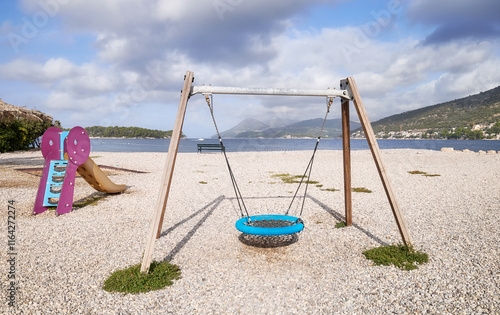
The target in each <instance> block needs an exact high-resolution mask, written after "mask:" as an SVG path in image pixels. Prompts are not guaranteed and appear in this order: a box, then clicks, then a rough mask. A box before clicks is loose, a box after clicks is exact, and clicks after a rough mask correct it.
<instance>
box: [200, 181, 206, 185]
mask: <svg viewBox="0 0 500 315" xmlns="http://www.w3.org/2000/svg"><path fill="white" fill-rule="evenodd" d="M198 183H200V184H203V185H206V184H208V183H207V182H205V181H199V182H198Z"/></svg>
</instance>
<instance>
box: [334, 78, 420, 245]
mask: <svg viewBox="0 0 500 315" xmlns="http://www.w3.org/2000/svg"><path fill="white" fill-rule="evenodd" d="M344 82H347V85H348V86H347V88H348V89H350V91H351V93H352V94H351V95H352V100H353V102H354V107H355V108H356V111H357V113H358V117H359V120H360V121H361V125H362V126H363V131H364V132H365V137H366V140H367V141H368V145H369V146H370V150H371V152H372V156H373V160H374V161H375V165H376V166H377V170H378V174H379V175H380V179H381V180H382V185H383V186H384V190H385V193H386V195H387V199H388V200H389V204H390V205H391V209H392V213H393V214H394V218H395V219H396V224H397V225H398V229H399V233H400V234H401V238H402V239H403V242H404V244H405V245H407V246H412V245H413V244H412V240H411V236H410V233H409V232H408V229H407V227H406V223H405V220H404V218H403V214H402V212H401V210H400V209H399V205H398V203H397V201H396V197H395V195H394V192H393V190H392V187H391V184H390V182H389V179H388V177H387V173H386V171H385V167H384V164H383V163H382V158H381V155H380V148H379V147H378V143H377V140H376V139H375V134H374V133H373V129H372V126H371V124H370V121H369V120H368V115H367V114H366V111H365V107H364V106H363V102H362V101H361V96H360V95H359V92H358V88H357V86H356V83H355V82H354V78H353V77H348V78H347V81H344Z"/></svg>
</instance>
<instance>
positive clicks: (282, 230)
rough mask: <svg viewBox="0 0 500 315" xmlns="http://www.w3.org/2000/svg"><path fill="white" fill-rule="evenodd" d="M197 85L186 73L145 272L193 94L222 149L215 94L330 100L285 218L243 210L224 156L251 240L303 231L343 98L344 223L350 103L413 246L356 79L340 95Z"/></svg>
mask: <svg viewBox="0 0 500 315" xmlns="http://www.w3.org/2000/svg"><path fill="white" fill-rule="evenodd" d="M192 82H194V74H193V72H190V71H187V72H186V75H185V76H184V86H183V89H182V92H181V100H180V104H179V109H178V111H177V116H176V120H175V125H174V129H173V132H172V138H171V140H170V146H169V149H168V157H167V163H166V166H165V169H164V174H163V180H162V184H161V186H160V192H159V196H158V200H157V207H156V211H155V213H154V215H153V220H152V223H151V227H150V230H149V234H148V238H147V240H146V249H145V251H144V256H143V260H142V265H141V272H145V273H147V272H148V271H149V267H150V265H151V259H152V256H153V251H154V241H155V239H157V238H159V237H160V233H161V228H162V224H163V217H164V214H165V208H166V205H167V200H168V194H169V191H170V185H171V182H172V175H173V171H174V166H175V160H176V157H177V150H178V147H179V140H180V136H181V132H182V125H183V123H184V116H185V113H186V108H187V103H188V100H189V98H190V97H191V96H193V95H195V94H202V95H204V96H205V100H206V102H207V105H208V107H209V109H210V113H211V115H212V120H213V123H214V126H215V130H216V131H217V136H218V138H219V142H220V145H221V147H222V148H224V144H223V141H222V137H221V135H220V133H219V129H218V127H217V123H216V120H215V116H214V110H213V94H240V95H289V96H323V97H326V99H327V109H326V113H325V117H324V119H323V125H322V126H321V130H320V132H319V135H318V138H317V141H316V145H315V147H314V150H313V153H312V156H311V159H310V160H309V163H308V165H307V168H306V170H305V172H304V175H303V176H302V177H301V179H300V181H299V183H298V187H297V189H296V191H295V194H294V196H293V198H292V201H291V202H290V205H289V207H288V209H287V211H286V212H285V214H283V215H280V214H266V215H253V216H252V215H250V214H249V212H248V210H247V207H246V205H245V202H244V199H243V196H242V194H241V192H240V189H239V187H238V184H237V182H236V179H235V176H234V174H233V171H232V169H231V165H230V163H229V160H228V158H227V155H226V152H225V150H223V151H222V152H223V154H224V158H225V161H226V165H227V168H228V171H229V175H230V178H231V181H232V185H233V189H234V192H235V195H236V200H237V203H238V207H239V210H240V214H241V218H240V219H239V220H238V221H237V222H236V224H235V226H236V228H237V229H238V230H239V231H240V232H242V233H244V234H250V235H259V236H264V237H267V236H279V235H289V234H295V233H298V232H300V231H302V230H303V228H304V222H303V221H302V219H301V218H300V216H301V215H302V211H303V209H304V203H305V199H306V196H307V189H308V184H309V181H308V180H304V179H306V178H310V174H311V171H312V167H313V162H314V157H315V154H316V151H317V149H318V144H319V142H320V139H321V136H322V132H323V129H324V127H325V123H326V120H327V117H328V113H329V112H330V108H331V105H332V103H333V99H334V98H336V97H340V98H341V111H342V114H341V116H342V148H343V160H344V161H343V162H344V194H345V195H344V198H345V221H346V222H345V223H346V225H347V226H350V225H352V202H351V158H350V135H349V133H350V127H349V119H350V118H349V101H353V103H354V107H355V108H356V111H357V114H358V117H359V120H360V122H361V125H362V127H363V131H364V133H365V137H366V139H367V141H368V145H369V147H370V150H371V153H372V156H373V159H374V161H375V165H376V167H377V170H378V173H379V176H380V179H381V181H382V184H383V187H384V190H385V192H386V195H387V199H388V201H389V204H390V206H391V210H392V213H393V215H394V218H395V221H396V224H397V226H398V229H399V232H400V234H401V238H402V240H403V243H404V244H405V245H407V246H411V245H412V240H411V237H410V234H409V232H408V229H407V228H406V224H405V221H404V218H403V215H402V213H401V210H400V208H399V206H398V204H397V201H396V198H395V196H394V192H393V190H392V187H391V185H390V183H389V180H388V177H387V173H386V171H385V167H384V165H383V163H382V159H381V155H380V149H379V147H378V144H377V141H376V139H375V135H374V133H373V129H372V127H371V124H370V122H369V120H368V116H367V114H366V111H365V108H364V106H363V102H362V101H361V97H360V95H359V92H358V89H357V86H356V83H355V82H354V79H353V78H352V77H348V78H347V79H344V80H341V81H340V88H341V89H340V90H336V89H326V90H304V89H274V88H265V89H262V88H236V87H215V86H205V85H203V86H192ZM304 182H305V192H304V196H303V199H302V205H301V208H300V213H299V215H298V217H296V216H292V215H290V214H289V213H290V209H291V208H292V205H293V204H294V201H295V199H296V197H297V195H298V193H299V190H300V188H301V186H302V184H303V183H304Z"/></svg>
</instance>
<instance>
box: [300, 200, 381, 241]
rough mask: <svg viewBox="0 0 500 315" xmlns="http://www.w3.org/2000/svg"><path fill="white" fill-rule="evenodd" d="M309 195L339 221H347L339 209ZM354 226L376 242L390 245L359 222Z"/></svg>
mask: <svg viewBox="0 0 500 315" xmlns="http://www.w3.org/2000/svg"><path fill="white" fill-rule="evenodd" d="M308 197H309V199H311V200H312V201H314V202H315V203H316V204H317V205H318V206H320V207H321V208H323V210H325V211H326V212H328V213H329V214H331V215H332V216H333V217H334V218H335V219H337V220H338V221H341V222H345V218H344V216H343V215H341V214H340V213H338V212H337V211H335V210H333V209H332V208H330V207H328V206H327V205H325V204H324V203H322V202H321V201H319V200H318V199H316V198H314V197H311V196H308ZM352 226H354V227H355V228H357V229H358V230H360V231H361V232H363V233H365V234H366V235H367V236H368V237H369V238H371V239H372V240H374V241H375V242H377V243H379V244H380V245H382V246H389V244H388V243H386V242H384V241H382V240H381V239H380V238H378V237H376V236H375V235H373V234H372V233H370V232H369V231H367V230H365V229H364V228H362V227H361V226H359V224H356V223H353V224H352Z"/></svg>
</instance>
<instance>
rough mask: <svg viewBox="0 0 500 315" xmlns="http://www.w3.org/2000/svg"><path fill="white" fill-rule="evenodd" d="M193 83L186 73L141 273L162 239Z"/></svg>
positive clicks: (147, 266)
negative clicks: (162, 229)
mask: <svg viewBox="0 0 500 315" xmlns="http://www.w3.org/2000/svg"><path fill="white" fill-rule="evenodd" d="M192 83H193V73H192V72H190V71H187V72H186V76H185V77H184V87H183V88H182V93H181V100H180V103H179V109H178V111H177V117H176V118H175V125H174V129H173V131H172V138H171V139H170V146H169V147H168V155H167V163H166V165H165V170H164V172H163V179H162V183H161V186H160V192H159V194H158V200H157V203H156V210H155V212H154V214H153V219H152V221H151V227H150V229H149V233H148V238H147V240H146V249H145V250H144V256H143V258H142V265H141V272H145V273H147V272H148V271H149V266H150V265H151V259H152V257H153V251H154V246H155V239H157V238H159V237H160V232H161V226H162V224H163V216H164V214H165V208H166V207H167V200H168V193H169V191H170V184H171V183H172V175H173V173H174V166H175V158H176V157H177V149H178V148H179V140H180V138H181V133H182V124H183V123H184V116H185V114H186V107H187V103H188V99H189V95H190V93H191V84H192Z"/></svg>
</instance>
